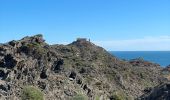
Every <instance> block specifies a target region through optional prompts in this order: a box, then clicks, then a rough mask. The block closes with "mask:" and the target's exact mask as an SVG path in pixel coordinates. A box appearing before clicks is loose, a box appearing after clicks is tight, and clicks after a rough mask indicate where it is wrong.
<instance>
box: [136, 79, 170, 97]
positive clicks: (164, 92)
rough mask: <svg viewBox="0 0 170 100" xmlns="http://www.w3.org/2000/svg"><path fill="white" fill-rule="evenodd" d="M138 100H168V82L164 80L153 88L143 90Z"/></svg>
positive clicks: (169, 93) (169, 94) (169, 87)
mask: <svg viewBox="0 0 170 100" xmlns="http://www.w3.org/2000/svg"><path fill="white" fill-rule="evenodd" d="M145 92H146V93H145V94H144V95H142V96H141V97H140V98H139V100H170V83H169V82H166V83H163V84H161V85H159V86H156V87H154V88H149V89H146V90H145Z"/></svg>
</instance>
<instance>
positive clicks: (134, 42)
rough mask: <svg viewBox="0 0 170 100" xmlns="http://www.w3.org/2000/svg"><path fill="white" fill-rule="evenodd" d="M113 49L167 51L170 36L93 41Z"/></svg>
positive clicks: (169, 44)
mask: <svg viewBox="0 0 170 100" xmlns="http://www.w3.org/2000/svg"><path fill="white" fill-rule="evenodd" d="M93 42H94V43H95V44H97V45H99V46H102V47H104V48H105V49H107V50H113V51H167V50H170V36H159V37H144V38H139V39H126V40H108V41H93Z"/></svg>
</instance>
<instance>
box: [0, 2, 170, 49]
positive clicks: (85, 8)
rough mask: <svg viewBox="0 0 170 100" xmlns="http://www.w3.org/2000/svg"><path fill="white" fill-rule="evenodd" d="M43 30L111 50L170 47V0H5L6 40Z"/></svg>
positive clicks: (0, 15)
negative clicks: (85, 39) (90, 42)
mask: <svg viewBox="0 0 170 100" xmlns="http://www.w3.org/2000/svg"><path fill="white" fill-rule="evenodd" d="M40 33H41V34H43V36H44V38H45V40H46V42H47V43H49V44H68V43H70V42H72V41H74V40H76V38H79V37H82V38H90V40H91V41H92V42H93V43H95V44H97V45H99V46H102V47H104V48H105V49H107V50H109V51H170V0H0V43H5V42H8V41H10V40H18V39H21V38H23V37H24V36H32V35H35V34H40Z"/></svg>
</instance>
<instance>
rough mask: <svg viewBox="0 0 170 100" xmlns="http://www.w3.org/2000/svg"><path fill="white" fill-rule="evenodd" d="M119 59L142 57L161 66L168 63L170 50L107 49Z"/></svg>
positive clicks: (169, 63) (169, 62)
mask: <svg viewBox="0 0 170 100" xmlns="http://www.w3.org/2000/svg"><path fill="white" fill-rule="evenodd" d="M109 52H110V53H111V54H112V55H113V56H116V57H117V58H120V59H125V60H131V59H135V58H139V57H140V58H143V59H144V60H146V61H150V62H153V63H157V64H159V65H161V66H162V67H166V66H168V65H170V51H109Z"/></svg>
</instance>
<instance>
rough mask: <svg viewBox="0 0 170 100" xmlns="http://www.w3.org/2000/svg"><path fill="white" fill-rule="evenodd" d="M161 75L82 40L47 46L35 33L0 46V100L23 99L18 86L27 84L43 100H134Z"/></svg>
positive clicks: (153, 68)
mask: <svg viewBox="0 0 170 100" xmlns="http://www.w3.org/2000/svg"><path fill="white" fill-rule="evenodd" d="M161 71H162V68H161V67H160V66H159V65H158V64H153V63H150V62H147V61H144V60H141V59H134V60H131V61H123V60H120V59H118V58H116V57H114V56H112V55H111V54H109V53H108V52H107V51H106V50H104V49H103V48H101V47H98V46H96V45H95V44H93V43H91V42H89V41H86V40H85V39H78V40H77V41H74V42H73V43H71V44H68V45H48V44H47V43H45V41H44V39H43V37H42V35H36V36H32V37H25V38H23V39H21V40H18V41H10V42H8V43H6V44H1V45H0V79H1V80H0V98H1V99H2V100H18V99H23V98H22V95H23V92H22V91H23V89H24V87H25V86H33V87H35V88H37V89H39V90H40V91H41V92H42V93H43V95H44V99H45V100H77V99H76V98H77V96H78V97H82V98H84V99H88V100H134V99H135V98H138V97H140V96H141V95H142V94H144V93H145V91H144V90H145V88H147V87H153V86H156V85H158V84H160V83H162V79H163V75H162V74H161Z"/></svg>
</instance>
